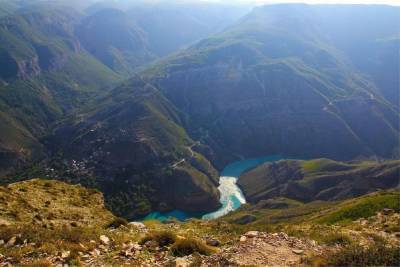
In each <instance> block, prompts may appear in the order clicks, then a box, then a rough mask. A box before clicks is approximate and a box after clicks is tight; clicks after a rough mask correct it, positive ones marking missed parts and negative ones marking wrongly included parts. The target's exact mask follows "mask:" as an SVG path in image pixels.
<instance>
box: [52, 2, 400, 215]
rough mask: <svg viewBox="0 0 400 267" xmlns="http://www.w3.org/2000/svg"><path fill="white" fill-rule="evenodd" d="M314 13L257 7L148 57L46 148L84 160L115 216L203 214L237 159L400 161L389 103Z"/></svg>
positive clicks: (314, 10)
mask: <svg viewBox="0 0 400 267" xmlns="http://www.w3.org/2000/svg"><path fill="white" fill-rule="evenodd" d="M329 8H330V7H329V6H328V7H327V9H328V10H329ZM340 8H341V9H343V10H346V9H347V8H348V7H347V6H340ZM353 8H354V7H353V6H351V7H350V9H353ZM358 8H360V9H361V10H363V8H365V7H364V6H358ZM393 9H394V10H395V11H396V12H398V10H399V9H397V8H393ZM320 10H324V8H323V6H321V7H320V6H316V7H314V6H307V5H273V6H265V7H260V8H257V9H255V10H254V11H253V12H252V13H250V14H249V15H248V16H246V17H245V18H243V19H242V20H241V21H240V22H238V23H237V25H235V26H232V27H230V28H229V29H227V30H226V31H224V32H222V33H220V34H216V35H214V36H212V37H210V38H207V39H205V40H202V41H200V42H199V43H197V44H195V45H194V46H192V47H190V48H188V49H186V50H184V51H182V52H180V53H177V54H175V55H171V56H169V57H167V58H165V59H162V60H160V61H158V62H156V63H154V64H152V65H151V66H150V67H148V68H145V69H144V70H143V71H141V72H140V73H139V74H138V75H135V76H134V77H132V78H131V79H130V80H129V81H127V82H126V83H125V84H124V85H122V86H120V87H119V88H117V89H115V90H113V91H112V92H111V93H110V94H109V95H107V96H105V97H104V98H101V99H97V100H96V101H94V102H92V103H91V104H90V105H89V106H88V107H87V109H88V110H89V113H88V112H87V111H82V112H81V113H80V114H77V115H76V116H75V117H74V118H72V119H69V120H66V121H64V122H63V123H62V124H61V125H60V126H59V127H57V129H56V131H55V132H54V135H53V136H52V137H51V138H50V140H51V141H49V144H51V146H53V151H54V153H53V154H57V155H65V156H66V159H68V160H77V161H78V162H80V163H82V162H83V165H85V166H87V168H88V169H89V170H91V171H90V173H91V175H90V176H91V177H92V178H91V179H89V180H90V181H93V180H94V181H96V182H95V183H97V187H98V188H103V189H102V190H103V192H105V197H106V200H107V203H108V204H109V205H110V207H112V209H113V211H115V212H117V214H118V215H124V216H128V217H131V216H134V215H135V214H142V213H144V212H145V211H149V210H172V209H174V208H178V209H182V210H184V211H189V212H193V211H202V212H204V211H206V210H212V209H213V208H215V207H217V206H218V203H217V202H218V201H217V200H218V193H217V192H216V184H217V183H216V181H217V179H216V177H217V172H216V170H221V169H222V168H223V166H224V165H226V164H227V163H228V162H231V161H234V160H235V159H238V158H243V157H244V158H251V157H258V156H265V155H274V154H279V155H285V156H288V157H295V158H315V157H327V158H333V159H354V158H360V157H361V158H362V157H378V158H396V157H398V155H399V154H398V151H399V142H398V140H399V128H398V127H399V126H398V123H397V122H398V120H399V111H398V108H397V107H396V106H395V105H393V104H391V102H390V101H388V100H387V99H386V98H385V96H384V95H383V94H381V91H380V89H379V87H378V85H376V84H375V83H374V82H373V81H371V80H370V79H368V78H367V76H366V75H365V74H364V73H363V72H362V71H361V70H359V69H358V68H356V67H355V66H354V64H353V63H352V61H351V59H350V58H348V57H347V56H346V54H345V53H344V52H343V51H341V50H340V48H339V47H338V46H336V45H335V43H334V42H332V41H330V39H331V38H330V37H329V34H330V33H329V32H328V31H326V29H325V28H323V26H321V25H320V24H321V23H320V21H319V16H318V14H319V13H318V12H321V11H320ZM382 16H384V12H383V13H382ZM333 19H334V18H332V20H333ZM371 19H373V17H372V18H371ZM356 20H357V18H356ZM374 22H375V23H379V21H374ZM322 25H323V24H322ZM392 26H393V29H391V30H392V31H394V32H396V31H398V29H397V28H396V27H395V21H394V23H393V25H392ZM349 29H350V30H351V28H349ZM348 34H351V32H349V33H348ZM365 56H366V57H367V56H369V55H368V54H366V55H365ZM393 56H394V55H393ZM387 82H389V83H396V81H395V80H388V81H387ZM135 99H136V100H137V101H136V100H135ZM147 101H150V102H147ZM144 103H146V105H147V106H146V107H143V105H144ZM150 103H151V104H150ZM148 105H150V106H148ZM139 111H140V113H139ZM128 114H129V115H128ZM60 140H62V142H60ZM60 143H61V144H60ZM138 144H140V145H138ZM54 165H55V166H58V165H59V163H57V164H53V165H51V166H54ZM62 166H64V167H62V169H63V171H62V172H64V170H65V169H67V170H68V169H69V168H71V166H68V165H67V166H65V164H62ZM51 168H54V167H51ZM56 169H57V168H56ZM58 169H59V168H58ZM149 170H151V171H150V172H149ZM182 171H183V173H184V176H185V177H186V178H185V181H187V182H188V184H187V185H186V186H182V187H181V186H178V185H181V183H182V181H183V180H182V179H183V178H181V174H180V173H181V172H182ZM47 175H50V176H52V177H54V175H52V174H51V173H47ZM64 176H65V175H64ZM67 176H68V175H67ZM82 180H85V179H79V181H82ZM129 181H131V182H129ZM165 181H168V182H167V183H166V182H165ZM127 184H131V186H126V185H127ZM167 184H171V185H172V184H173V185H174V186H171V187H168V186H167ZM142 187H143V188H145V189H143V188H142ZM180 188H182V190H181V189H180ZM373 188H375V187H373ZM369 189H371V188H369ZM191 190H194V192H196V193H195V194H196V196H198V198H197V197H196V198H194V197H191V198H189V195H190V194H191ZM110 191H113V193H111V192H110ZM141 192H146V193H141ZM162 192H165V194H164V193H162ZM365 192H369V191H368V190H366V191H365ZM186 196H188V198H187V200H186ZM182 199H183V201H182ZM194 199H196V201H197V200H198V201H199V202H196V203H198V205H196V204H194V203H195V202H193V200H194ZM207 199H208V200H207ZM129 200H134V201H133V204H128V206H129V208H126V206H125V205H124V204H123V203H130V202H131V201H129ZM117 203H118V204H117ZM135 203H136V204H135ZM139 203H140V204H139ZM160 203H162V205H160ZM208 205H211V206H208ZM120 207H124V208H123V209H121V208H120ZM212 207H213V208H212Z"/></svg>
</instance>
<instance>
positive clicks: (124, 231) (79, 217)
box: [0, 179, 400, 267]
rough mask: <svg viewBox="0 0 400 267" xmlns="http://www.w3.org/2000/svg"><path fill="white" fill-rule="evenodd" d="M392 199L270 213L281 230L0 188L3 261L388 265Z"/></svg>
mask: <svg viewBox="0 0 400 267" xmlns="http://www.w3.org/2000/svg"><path fill="white" fill-rule="evenodd" d="M28 196H29V197H28ZM398 200H399V192H381V193H378V194H372V195H368V196H365V197H362V198H359V199H354V200H348V201H346V202H336V203H331V204H332V205H330V206H329V205H326V206H320V208H319V209H314V210H310V209H309V208H308V207H306V206H304V207H302V208H299V207H297V208H296V210H295V209H286V210H285V209H280V210H279V211H278V210H275V212H276V213H278V212H282V213H285V214H287V215H288V216H287V217H285V218H281V220H280V222H279V223H275V222H272V221H268V223H267V221H265V219H266V217H262V218H261V217H259V218H260V220H258V221H257V222H256V223H252V224H244V225H243V224H237V223H234V222H232V218H235V217H237V216H240V215H241V214H243V212H247V213H249V212H251V211H249V210H246V209H242V210H240V211H237V212H235V213H233V214H230V215H228V216H227V217H224V218H221V219H218V220H216V221H201V220H189V221H186V222H177V221H174V220H169V221H167V222H165V223H164V224H162V223H159V222H157V221H147V222H143V223H142V222H131V223H128V222H127V221H125V220H123V219H120V218H116V217H114V216H113V215H112V214H111V213H110V212H108V211H107V210H106V209H105V208H104V205H103V199H102V196H101V194H100V193H98V192H97V191H93V190H87V189H84V188H82V187H80V186H72V185H67V184H64V183H60V182H55V181H51V180H37V179H36V180H31V181H26V182H21V183H16V184H12V185H9V186H8V187H2V188H1V189H0V211H1V213H0V223H1V227H0V263H1V264H2V265H7V264H11V265H28V266H53V265H59V264H69V265H73V266H104V265H113V266H114V265H133V266H182V267H183V266H248V265H249V264H251V265H253V266H288V265H293V266H298V265H313V266H332V265H335V266H337V265H340V266H352V265H356V266H360V265H362V266H372V265H375V266H376V265H380V266H382V265H384V266H394V265H398V263H399V262H398V259H399V254H398V252H399V250H398V247H399V245H400V239H399V238H400V236H399V235H398V232H399V227H398V225H399V220H400V215H399V213H398V212H399V209H398V206H397V207H396V206H394V203H396V201H398ZM377 203H378V204H379V205H376V204H377ZM326 204H328V203H326ZM15 211H18V213H16V212H15ZM299 211H305V212H306V213H303V214H301V213H299ZM253 212H254V213H255V214H258V216H259V215H260V214H267V211H266V210H258V211H255V210H254V211H253ZM11 213H14V215H12V214H11ZM294 222H296V223H294Z"/></svg>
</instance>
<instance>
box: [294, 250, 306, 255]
mask: <svg viewBox="0 0 400 267" xmlns="http://www.w3.org/2000/svg"><path fill="white" fill-rule="evenodd" d="M292 252H293V253H294V254H297V255H302V254H303V253H304V250H302V249H292Z"/></svg>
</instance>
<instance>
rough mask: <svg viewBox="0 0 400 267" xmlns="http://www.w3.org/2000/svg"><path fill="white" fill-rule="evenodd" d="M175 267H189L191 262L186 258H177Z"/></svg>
mask: <svg viewBox="0 0 400 267" xmlns="http://www.w3.org/2000/svg"><path fill="white" fill-rule="evenodd" d="M175 266H176V267H189V262H188V261H187V260H186V259H185V258H176V259H175Z"/></svg>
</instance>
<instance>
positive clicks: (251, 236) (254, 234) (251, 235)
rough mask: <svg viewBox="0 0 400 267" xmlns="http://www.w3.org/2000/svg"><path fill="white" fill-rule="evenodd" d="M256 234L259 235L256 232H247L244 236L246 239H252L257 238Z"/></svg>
mask: <svg viewBox="0 0 400 267" xmlns="http://www.w3.org/2000/svg"><path fill="white" fill-rule="evenodd" d="M258 234H259V232H258V231H248V232H247V233H245V234H244V235H245V236H246V237H250V238H253V237H257V236H258Z"/></svg>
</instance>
